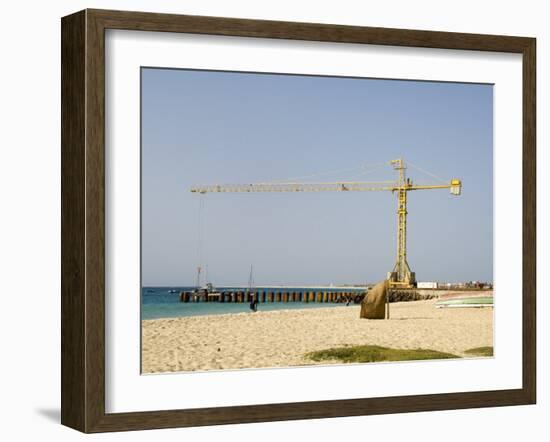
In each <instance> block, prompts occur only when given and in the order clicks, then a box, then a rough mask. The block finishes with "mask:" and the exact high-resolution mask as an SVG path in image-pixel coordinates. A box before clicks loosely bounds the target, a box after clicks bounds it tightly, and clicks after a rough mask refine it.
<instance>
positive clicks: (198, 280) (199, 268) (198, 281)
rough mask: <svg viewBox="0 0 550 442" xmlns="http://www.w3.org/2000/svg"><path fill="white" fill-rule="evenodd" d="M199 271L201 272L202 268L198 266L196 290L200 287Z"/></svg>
mask: <svg viewBox="0 0 550 442" xmlns="http://www.w3.org/2000/svg"><path fill="white" fill-rule="evenodd" d="M201 270H202V267H201V266H198V267H197V283H196V286H197V288H200V286H201Z"/></svg>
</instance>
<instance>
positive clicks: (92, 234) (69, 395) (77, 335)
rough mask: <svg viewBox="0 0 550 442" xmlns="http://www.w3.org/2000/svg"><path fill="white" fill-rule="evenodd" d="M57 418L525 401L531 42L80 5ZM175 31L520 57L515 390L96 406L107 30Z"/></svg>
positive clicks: (271, 415)
mask: <svg viewBox="0 0 550 442" xmlns="http://www.w3.org/2000/svg"><path fill="white" fill-rule="evenodd" d="M61 25H62V26H61V29H62V44H61V52H62V66H61V68H62V69H61V70H62V128H61V134H62V161H61V162H62V164H61V166H62V167H61V184H62V197H61V214H62V222H61V227H62V268H61V277H62V302H61V321H62V324H61V325H62V333H61V348H62V366H61V376H62V390H61V422H62V423H63V424H64V425H67V426H69V427H72V428H75V429H78V430H80V431H83V432H102V431H121V430H141V429H150V428H168V427H185V426H198V425H216V424H230V423H241V422H263V421H281V420H290V419H314V418H326V417H339V416H357V415H368V414H383V413H404V412H412V411H429V410H446V409H460V408H472V407H492V406H503V405H520V404H534V403H535V400H536V334H535V333H536V322H535V321H536V304H535V292H536V232H535V231H536V176H535V173H536V152H535V142H536V138H535V129H536V126H535V124H536V121H535V116H536V96H535V79H536V76H535V75H536V74H535V64H536V63H535V53H536V40H535V39H534V38H525V37H510V36H496V35H479V34H459V33H449V32H432V31H417V30H405V29H385V28H368V27H356V26H338V25H326V24H312V23H292V22H277V21H264V20H242V19H234V18H218V17H200V16H186V15H169V14H153V13H141V12H123V11H105V10H84V11H81V12H78V13H75V14H73V15H69V16H67V17H64V18H63V19H62V23H61ZM106 29H127V30H140V31H164V32H180V33H181V32H184V33H194V34H212V35H229V36H244V37H263V38H279V39H292V40H310V41H325V42H342V43H359V44H377V45H391V46H407V47H425V48H443V49H459V50H476V51H496V52H512V53H518V54H522V56H523V386H522V388H520V389H515V390H498V391H476V392H466V393H463V392H457V393H446V394H429V395H415V396H401V397H382V398H364V399H349V400H331V401H316V402H299V403H285V404H269V405H250V406H231V407H220V408H202V409H188V410H185V409H184V410H169V411H146V412H136V413H116V414H107V413H105V327H104V326H105V301H104V293H105V292H104V289H105V270H104V259H105V257H104V253H105V226H104V221H105V170H104V156H105V141H104V140H105V118H104V116H105V104H104V103H105V83H104V71H105V46H104V45H105V30H106Z"/></svg>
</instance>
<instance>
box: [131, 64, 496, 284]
mask: <svg viewBox="0 0 550 442" xmlns="http://www.w3.org/2000/svg"><path fill="white" fill-rule="evenodd" d="M492 109H493V88H492V86H491V85H478V84H461V83H439V82H419V81H398V80H376V79H356V78H338V77H314V76H295V75H278V74H254V73H228V72H207V71H189V70H168V69H154V68H144V69H142V220H141V221H142V282H143V285H145V286H148V285H192V284H193V283H194V281H195V276H196V267H197V264H198V244H197V243H198V241H197V238H198V232H199V200H200V198H201V197H199V196H198V195H197V194H192V193H190V192H189V188H190V187H191V186H192V185H197V184H218V183H247V182H266V181H275V180H285V179H286V178H295V177H304V176H310V175H314V174H317V173H319V172H328V171H340V170H346V171H345V172H334V173H326V174H321V175H319V176H316V177H311V178H304V179H302V181H304V182H308V181H334V180H352V179H357V180H365V181H373V180H391V179H394V178H395V176H396V173H395V171H393V170H392V168H391V166H389V165H383V163H387V162H388V161H389V160H391V159H394V158H398V157H401V156H402V157H403V158H404V159H405V161H410V162H411V163H412V164H414V165H416V166H419V167H420V168H421V169H423V170H426V171H429V172H431V173H433V174H435V175H437V176H438V177H441V178H444V179H450V178H459V179H462V181H463V194H462V195H461V196H460V197H453V196H451V195H450V194H449V191H448V190H428V191H415V192H410V193H409V204H408V209H409V210H408V211H409V215H408V261H409V264H410V266H411V268H412V270H413V271H415V272H416V274H417V279H418V280H419V281H432V280H438V281H462V280H486V281H492V268H493V229H492V224H493V167H492V162H493V131H492V129H493V110H492ZM374 165H376V166H377V167H376V170H374V171H372V172H370V173H366V171H368V170H371V169H375V167H374ZM350 169H354V170H350ZM407 173H408V176H410V177H411V178H412V180H413V182H418V183H434V182H436V180H435V179H434V178H432V177H431V176H429V175H427V174H425V173H423V172H421V171H420V170H418V169H415V168H413V167H412V166H411V167H409V169H408V170H407ZM396 205H397V203H396V196H395V195H392V193H391V192H348V193H339V192H337V193H329V192H322V193H297V194H284V193H257V194H238V193H235V194H232V193H224V194H207V195H206V196H205V197H204V224H203V228H204V244H203V248H202V254H203V256H204V259H203V265H205V264H207V265H208V274H209V279H210V280H212V282H213V283H214V284H217V285H228V284H235V285H239V284H246V283H247V281H248V273H249V270H250V265H251V264H253V265H254V278H255V282H256V284H258V285H261V284H288V285H295V284H328V283H334V284H343V283H364V282H367V281H368V282H374V281H378V280H381V279H383V278H384V277H385V275H386V272H387V271H390V270H391V269H392V267H393V264H394V261H395V254H396V223H397V217H396Z"/></svg>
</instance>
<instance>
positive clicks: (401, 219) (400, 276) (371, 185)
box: [190, 158, 462, 289]
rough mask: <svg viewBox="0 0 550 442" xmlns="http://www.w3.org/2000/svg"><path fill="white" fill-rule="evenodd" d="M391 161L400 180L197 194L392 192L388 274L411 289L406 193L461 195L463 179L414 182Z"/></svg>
mask: <svg viewBox="0 0 550 442" xmlns="http://www.w3.org/2000/svg"><path fill="white" fill-rule="evenodd" d="M390 164H391V165H392V166H393V168H394V170H396V171H397V172H398V178H397V181H378V182H366V181H334V182H324V183H299V182H288V183H252V184H226V185H223V184H213V185H205V186H195V187H192V188H191V189H190V190H191V192H194V193H199V194H205V193H225V192H231V193H234V192H241V193H242V192H365V191H390V192H392V193H396V194H397V257H396V261H395V265H394V268H393V270H392V271H391V272H389V273H388V280H389V283H390V287H393V288H403V289H407V288H411V287H414V286H415V285H416V278H415V274H414V272H412V271H411V269H410V267H409V263H408V262H407V193H408V192H410V191H413V190H434V189H450V192H451V194H452V195H460V193H461V189H462V182H461V181H460V180H459V179H452V180H450V181H449V182H448V183H445V184H434V185H415V184H413V183H412V181H411V179H410V178H407V176H406V172H405V171H406V169H407V167H406V165H405V162H404V161H403V159H402V158H399V159H396V160H391V161H390Z"/></svg>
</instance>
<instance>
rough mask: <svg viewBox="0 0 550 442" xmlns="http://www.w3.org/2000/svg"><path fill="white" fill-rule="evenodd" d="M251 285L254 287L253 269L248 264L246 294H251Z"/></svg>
mask: <svg viewBox="0 0 550 442" xmlns="http://www.w3.org/2000/svg"><path fill="white" fill-rule="evenodd" d="M253 285H254V276H253V268H252V264H250V275H249V277H248V293H252V288H253Z"/></svg>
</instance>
